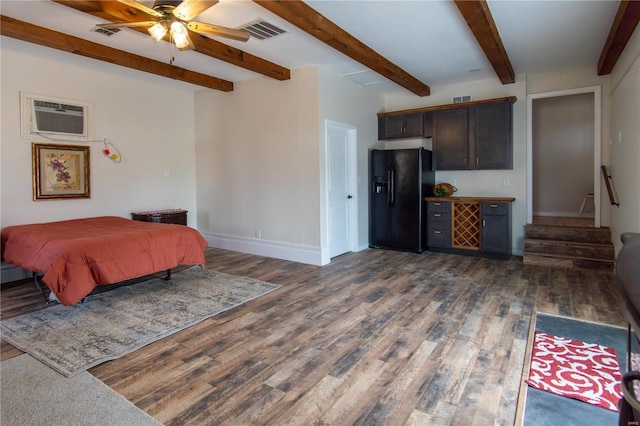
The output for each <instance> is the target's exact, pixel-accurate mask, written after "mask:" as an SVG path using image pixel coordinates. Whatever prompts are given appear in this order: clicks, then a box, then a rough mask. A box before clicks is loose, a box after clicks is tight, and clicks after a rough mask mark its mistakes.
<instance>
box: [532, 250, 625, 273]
mask: <svg viewBox="0 0 640 426" xmlns="http://www.w3.org/2000/svg"><path fill="white" fill-rule="evenodd" d="M522 261H523V263H524V264H526V265H538V266H555V267H560V268H581V269H594V270H606V271H612V270H613V267H614V261H613V260H608V259H591V258H580V257H576V256H568V255H560V254H544V253H530V252H526V251H525V252H523V257H522Z"/></svg>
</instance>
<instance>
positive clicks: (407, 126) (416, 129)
mask: <svg viewBox="0 0 640 426" xmlns="http://www.w3.org/2000/svg"><path fill="white" fill-rule="evenodd" d="M403 117H404V133H403V135H402V137H405V138H412V137H416V138H421V137H423V136H424V114H423V113H421V112H420V113H415V114H407V115H404V116H403Z"/></svg>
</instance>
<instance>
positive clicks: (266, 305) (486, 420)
mask: <svg viewBox="0 0 640 426" xmlns="http://www.w3.org/2000/svg"><path fill="white" fill-rule="evenodd" d="M206 254H207V267H208V268H210V269H214V270H218V271H221V272H226V273H230V274H236V275H245V276H249V277H252V278H256V279H260V280H264V281H270V282H273V283H278V284H282V285H283V287H282V288H281V289H279V290H277V291H274V292H272V293H269V294H267V295H265V296H263V297H260V298H258V299H256V300H253V301H251V302H249V303H246V304H245V305H242V306H240V307H237V308H235V309H232V310H231V311H228V312H225V313H223V314H220V315H217V316H215V317H213V318H210V319H208V320H206V321H203V322H201V323H199V324H197V325H195V326H193V327H191V328H189V329H186V330H184V331H181V332H179V333H176V334H174V335H172V336H170V337H167V338H165V339H162V340H160V341H158V342H156V343H153V344H151V345H148V346H146V347H144V348H142V349H140V350H137V351H135V352H134V353H132V354H130V355H127V356H125V357H123V358H121V359H118V360H115V361H110V362H107V363H105V364H102V365H99V366H97V367H94V368H92V369H91V370H89V372H90V373H91V374H92V375H94V376H95V377H97V378H98V379H100V380H101V381H103V382H104V383H106V384H107V385H108V386H110V387H111V388H113V389H114V390H115V391H116V392H118V393H120V394H121V395H123V396H125V397H126V398H127V399H129V400H130V401H131V402H133V403H134V404H135V405H137V406H138V407H139V408H140V409H142V410H144V411H146V412H147V413H149V414H150V415H152V416H153V417H155V418H156V419H157V420H159V421H161V422H163V423H165V424H168V425H204V424H211V425H221V424H259V425H263V424H268V425H284V424H291V425H311V424H316V425H320V424H324V425H351V424H362V425H375V424H387V425H404V424H424V425H449V424H451V425H493V424H496V425H512V424H513V423H514V419H515V413H516V406H517V403H518V394H519V388H520V383H521V375H522V369H523V364H524V359H525V352H526V340H527V334H528V331H529V326H530V320H531V316H532V313H534V312H535V311H536V310H537V311H541V312H549V313H555V314H560V315H565V316H570V317H574V318H581V319H586V320H592V321H597V322H603V323H608V324H613V325H620V326H624V325H625V322H624V319H623V317H622V315H621V312H620V310H619V308H618V299H617V297H618V296H617V292H616V290H615V285H614V281H613V276H612V274H611V273H608V272H593V271H584V270H578V269H560V268H549V267H540V266H530V265H524V264H523V263H522V259H521V258H518V257H513V258H512V259H511V260H508V261H504V260H489V259H480V258H473V257H466V256H457V255H449V254H438V253H429V252H427V253H424V254H413V253H403V252H395V251H384V250H371V249H370V250H365V251H362V252H359V253H348V254H345V255H343V256H340V257H337V258H334V259H333V260H332V262H331V264H330V265H327V266H325V267H317V266H310V265H303V264H299V263H294V262H288V261H283V260H277V259H270V258H265V257H258V256H252V255H246V254H241V253H235V252H230V251H224V250H219V249H212V248H209V249H207V252H206ZM1 293H2V294H1V296H2V307H1V314H2V318H8V317H10V316H14V315H18V314H23V313H26V312H30V311H32V310H34V309H40V308H42V307H43V305H44V304H43V302H42V295H41V294H40V293H39V292H38V291H37V290H36V289H35V287H34V285H33V284H32V283H22V284H20V285H18V286H9V287H5V288H3V289H2V292H1ZM1 353H2V359H7V358H9V357H12V356H15V355H17V354H20V353H21V352H20V351H18V350H17V349H14V348H12V347H11V346H10V345H8V344H6V343H4V342H3V344H2V351H1Z"/></svg>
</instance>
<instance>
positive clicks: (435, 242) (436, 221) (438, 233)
mask: <svg viewBox="0 0 640 426" xmlns="http://www.w3.org/2000/svg"><path fill="white" fill-rule="evenodd" d="M425 229H426V230H427V246H428V247H440V248H450V247H451V203H449V202H440V201H429V203H428V205H427V226H426V227H425Z"/></svg>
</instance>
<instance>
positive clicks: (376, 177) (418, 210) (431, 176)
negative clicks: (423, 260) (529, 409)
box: [369, 148, 435, 253]
mask: <svg viewBox="0 0 640 426" xmlns="http://www.w3.org/2000/svg"><path fill="white" fill-rule="evenodd" d="M370 160H371V166H370V170H369V172H370V196H369V247H372V248H386V249H395V250H406V251H415V252H418V253H421V252H422V251H423V250H425V249H426V246H427V245H426V235H425V233H424V227H425V220H426V216H425V214H426V213H425V211H424V201H423V199H424V197H426V196H431V195H433V186H434V184H435V172H434V171H433V170H432V168H431V151H428V150H426V149H424V148H416V149H393V150H378V149H373V150H371V159H370Z"/></svg>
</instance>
